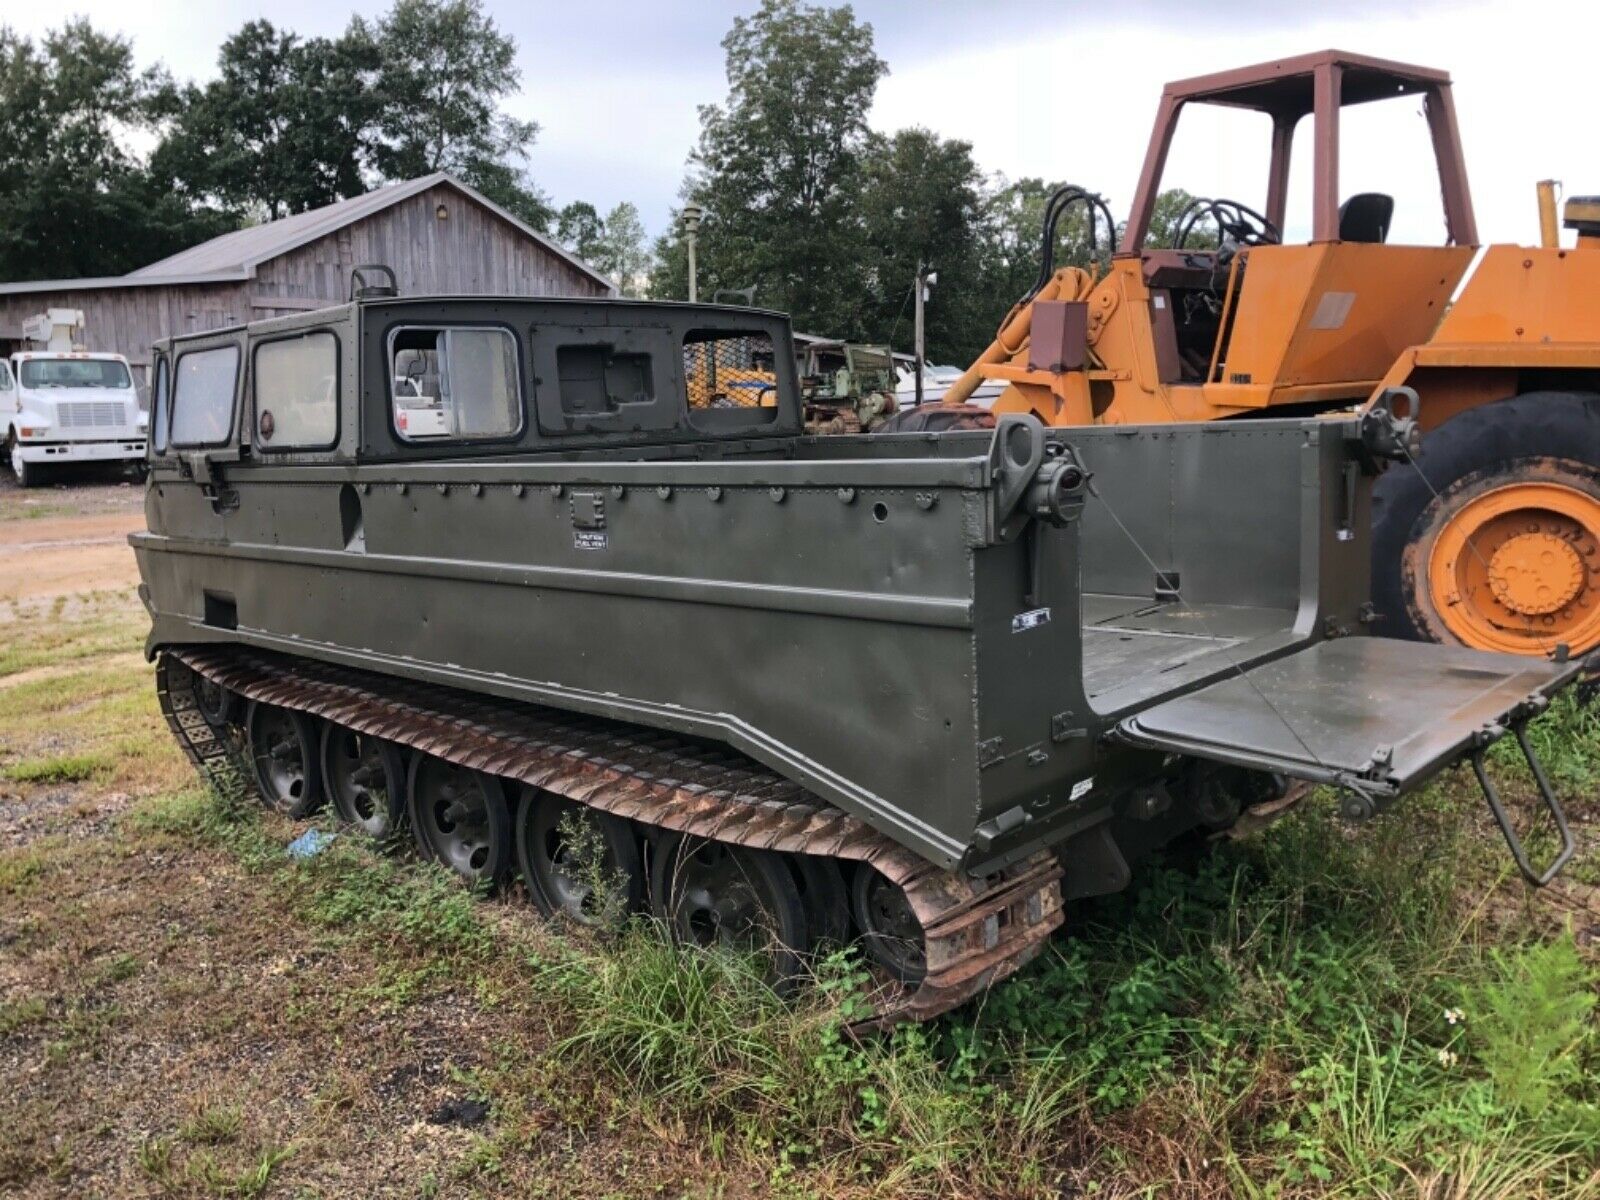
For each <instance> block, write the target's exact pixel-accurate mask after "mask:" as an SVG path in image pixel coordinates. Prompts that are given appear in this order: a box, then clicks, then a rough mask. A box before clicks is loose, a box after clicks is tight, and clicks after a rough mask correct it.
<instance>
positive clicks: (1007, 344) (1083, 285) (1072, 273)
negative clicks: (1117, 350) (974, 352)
mask: <svg viewBox="0 0 1600 1200" xmlns="http://www.w3.org/2000/svg"><path fill="white" fill-rule="evenodd" d="M1094 285H1095V278H1094V276H1093V275H1092V274H1090V273H1089V272H1088V271H1085V270H1084V269H1083V268H1082V267H1062V268H1061V269H1060V270H1059V271H1057V272H1056V273H1055V274H1054V275H1052V276H1051V277H1050V279H1049V281H1048V282H1047V283H1046V284H1045V285H1044V286H1043V287H1041V288H1039V289H1038V290H1036V291H1035V292H1034V293H1033V294H1032V295H1029V296H1027V297H1025V298H1024V299H1022V300H1020V301H1019V302H1018V303H1017V304H1016V305H1015V306H1014V307H1013V308H1012V310H1011V311H1010V312H1009V313H1007V314H1006V319H1005V320H1004V321H1003V322H1002V323H1001V325H1000V332H999V333H997V334H995V337H994V341H992V342H990V343H989V347H988V349H986V350H985V351H984V352H983V353H982V354H980V355H978V358H977V361H975V362H974V363H973V364H972V365H971V366H970V367H968V368H967V369H966V370H965V371H964V372H962V375H961V378H960V379H957V380H956V381H955V383H953V384H952V385H951V386H950V390H949V391H947V392H946V393H945V394H944V398H943V400H942V401H941V403H943V404H964V403H966V401H967V400H969V399H970V398H971V396H972V393H973V392H975V391H977V390H978V386H979V385H980V384H981V383H982V382H983V375H982V374H981V373H980V371H979V368H980V367H984V366H988V365H990V364H993V363H1002V362H1008V361H1010V360H1011V359H1012V358H1015V357H1016V356H1017V355H1018V354H1019V353H1021V352H1022V351H1023V350H1024V349H1025V348H1026V347H1027V345H1028V338H1029V337H1030V336H1031V335H1032V333H1033V306H1034V303H1035V302H1036V301H1039V300H1086V299H1088V297H1089V293H1090V292H1092V291H1093V290H1094Z"/></svg>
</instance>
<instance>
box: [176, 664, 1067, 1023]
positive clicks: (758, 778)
mask: <svg viewBox="0 0 1600 1200" xmlns="http://www.w3.org/2000/svg"><path fill="white" fill-rule="evenodd" d="M184 666H187V667H188V668H189V669H190V670H192V671H195V672H198V673H199V674H201V675H203V676H205V677H206V678H208V679H211V680H213V681H215V682H217V683H220V684H221V685H222V686H224V687H226V688H228V689H229V690H230V691H232V692H234V693H235V694H236V695H239V696H242V697H244V698H246V699H249V700H256V701H260V702H262V703H265V704H276V705H281V706H282V707H284V708H291V709H297V710H299V711H301V712H306V713H310V714H311V715H313V716H317V717H321V718H323V719H325V720H328V721H332V722H334V723H335V724H337V725H342V726H345V727H347V728H350V729H354V730H355V731H356V732H358V733H363V734H367V735H369V736H371V737H377V738H384V739H386V740H388V741H391V742H395V743H397V744H399V745H402V746H406V747H409V748H411V749H413V750H417V751H420V752H422V753H424V754H431V755H435V756H437V757H439V758H443V759H446V760H448V761H450V762H453V763H457V764H459V765H461V766H463V767H468V768H470V769H472V770H475V771H482V772H484V773H486V774H489V775H497V776H502V777H505V778H508V779H514V780H517V781H519V782H522V783H525V784H528V785H530V786H532V787H535V788H542V789H544V790H546V791H550V792H554V793H556V794H558V795H561V796H565V797H567V798H568V799H571V800H574V801H577V802H578V803H580V804H585V805H589V806H590V807H593V808H598V809H603V810H604V811H606V812H610V813H615V814H616V815H617V816H619V817H624V818H627V819H628V820H632V821H638V822H641V823H643V824H646V825H653V826H656V827H658V828H662V829H669V830H674V831H677V832H681V833H686V834H692V835H694V836H696V837H702V838H708V839H712V840H716V841H724V842H731V843H735V844H737V845H741V846H749V847H752V848H754V849H759V850H770V851H776V852H780V853H791V854H815V855H819V856H823V857H831V858H841V859H848V860H853V861H856V862H863V863H869V864H871V865H872V866H873V867H875V868H876V869H877V870H878V871H880V872H882V873H883V874H884V875H885V876H886V877H888V878H889V879H890V880H891V881H893V882H894V883H896V884H898V885H899V886H900V887H901V888H902V889H903V890H904V891H905V894H906V897H907V898H908V900H909V901H910V903H911V906H912V909H913V911H914V912H915V913H916V914H917V917H918V919H919V920H920V921H921V922H922V928H923V932H924V935H925V938H926V943H927V944H926V954H927V974H926V976H925V977H924V979H923V982H922V983H921V985H920V986H918V987H917V988H915V989H914V990H913V989H908V988H904V987H900V988H895V989H892V990H890V991H888V992H886V993H885V994H884V996H883V997H882V998H881V999H880V1000H879V1002H878V1003H877V1005H876V1007H875V1009H874V1012H873V1015H872V1016H871V1018H870V1019H868V1020H867V1021H864V1022H862V1023H861V1024H862V1025H864V1026H876V1027H884V1026H887V1025H891V1024H894V1023H895V1022H898V1021H901V1020H907V1019H909V1020H917V1021H921V1020H927V1019H928V1018H930V1017H934V1016H937V1015H938V1014H940V1013H943V1012H948V1011H949V1010H950V1009H952V1008H955V1007H956V1006H957V1005H959V1004H962V1003H963V1002H965V1001H967V1000H969V999H971V998H972V997H973V996H976V995H977V994H978V993H980V992H982V991H983V990H984V989H986V988H988V987H989V986H990V985H992V984H994V983H996V982H998V981H999V980H1001V979H1004V978H1005V977H1006V976H1008V975H1010V974H1011V973H1012V972H1014V971H1016V970H1017V969H1018V968H1019V967H1021V966H1022V965H1023V964H1024V963H1026V962H1028V961H1029V960H1030V959H1032V958H1033V957H1035V956H1036V955H1037V954H1038V953H1039V952H1040V950H1042V949H1043V947H1044V944H1045V942H1046V940H1047V939H1048V938H1049V936H1050V934H1051V933H1052V932H1053V931H1054V930H1055V929H1056V928H1058V927H1059V926H1060V924H1061V921H1062V911H1061V890H1060V885H1059V880H1060V877H1061V869H1060V867H1059V865H1058V864H1057V862H1056V860H1055V856H1054V855H1052V854H1050V853H1048V852H1044V853H1041V854H1038V855H1035V856H1034V857H1033V858H1030V859H1028V860H1026V861H1025V862H1022V863H1019V864H1017V865H1016V866H1014V867H1012V868H1009V869H1008V870H1006V871H1004V872H1001V873H999V874H996V875H992V876H989V877H986V878H984V879H973V878H970V877H968V876H966V875H964V874H960V873H958V872H955V871H947V870H944V869H942V868H940V867H937V866H935V865H933V864H931V863H929V862H927V861H926V860H925V859H922V858H920V857H919V856H917V855H916V854H914V853H912V852H911V851H909V850H907V849H905V848H904V847H902V846H900V845H898V844H896V843H895V842H892V841H890V840H889V839H888V838H887V837H885V836H884V835H882V834H880V833H878V832H877V831H876V830H874V829H872V828H871V827H870V826H868V825H867V824H865V823H864V822H862V821H860V820H858V819H856V818H855V817H852V816H850V815H849V814H847V813H843V812H840V811H839V810H838V809H836V808H833V807H831V806H830V805H828V804H827V803H825V802H824V801H822V800H820V799H819V798H817V797H816V796H813V795H811V794H810V793H809V792H807V791H805V790H804V789H803V788H801V787H799V786H798V785H797V784H795V783H793V782H791V781H789V780H787V779H784V778H783V777H782V776H780V775H777V774H775V773H774V772H772V771H769V770H767V769H766V768H764V767H762V766H760V765H759V764H757V763H755V762H753V761H752V760H750V759H748V758H746V757H744V756H743V755H740V754H737V753H734V752H732V751H730V750H728V749H727V748H725V747H720V746H717V745H716V744H714V743H706V742H701V741H696V740H693V739H689V738H683V737H678V736H676V735H673V734H670V733H662V732H658V731H655V730H649V729H644V728H641V727H639V726H635V725H629V724H625V723H622V722H617V721H607V720H603V719H600V718H592V717H585V716H582V715H579V714H574V713H571V712H565V711H562V710H557V709H549V708H541V707H535V706H531V705H522V704H516V703H513V702H510V701H498V700H493V699H486V698H485V697H483V696H481V695H478V694H475V693H469V692H462V691H458V690H455V689H451V688H444V687H438V686H434V685H431V684H425V683H416V682H412V681H409V680H402V679H397V678H395V677H392V676H386V675H379V674H376V673H370V672H362V671H354V670H350V669H347V668H341V667H336V666H332V665H329V664H326V663H321V662H316V661H314V660H309V659H302V658H291V657H289V656H285V655H278V654H272V653H269V652H264V651H256V650H251V649H247V648H244V647H239V646H221V647H218V646H207V647H203V648H199V647H194V648H191V647H184V648H176V649H172V650H169V651H167V652H164V653H163V654H162V655H161V659H160V661H159V663H158V664H157V671H156V688H157V692H158V695H159V698H160V702H161V711H162V713H163V714H164V715H165V716H166V718H167V723H168V725H169V726H170V727H171V728H172V732H173V734H174V736H175V737H177V739H178V742H179V744H180V745H181V746H182V747H183V749H184V751H185V753H187V754H188V756H189V758H190V761H192V762H193V763H194V764H195V766H196V767H197V768H198V769H199V770H200V771H201V772H202V773H203V774H205V775H206V776H207V777H208V779H210V780H211V781H212V782H213V783H215V784H218V785H219V786H220V785H223V783H224V776H225V775H226V774H227V773H229V772H231V771H233V770H234V769H235V767H236V764H235V761H234V755H233V752H232V749H231V747H230V746H229V745H228V744H227V742H226V741H225V740H224V739H223V738H221V737H219V736H218V735H217V732H216V731H215V730H213V729H212V728H211V727H210V726H209V725H208V724H207V723H206V720H205V718H204V717H202V716H201V714H200V711H199V708H198V705H197V703H196V701H195V697H194V688H193V684H194V679H193V677H192V676H191V675H189V673H188V672H187V671H185V670H184V669H183V668H184Z"/></svg>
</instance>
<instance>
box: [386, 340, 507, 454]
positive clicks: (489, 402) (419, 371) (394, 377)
mask: <svg viewBox="0 0 1600 1200" xmlns="http://www.w3.org/2000/svg"><path fill="white" fill-rule="evenodd" d="M389 365H390V368H391V369H390V373H389V374H390V380H391V386H392V387H393V396H394V428H395V432H396V433H397V434H399V435H400V437H401V438H403V439H405V440H406V441H408V442H412V441H429V440H434V439H443V438H448V439H457V440H468V439H477V440H481V439H485V438H505V437H514V436H515V435H516V434H518V433H520V432H521V431H522V382H521V376H520V374H519V372H518V367H517V343H516V339H515V338H513V337H512V336H511V333H510V331H509V330H505V329H466V328H455V327H451V328H443V329H438V328H417V327H414V326H413V327H409V328H402V329H397V330H395V331H394V332H393V333H392V334H390V335H389Z"/></svg>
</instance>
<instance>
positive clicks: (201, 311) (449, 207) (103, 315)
mask: <svg viewBox="0 0 1600 1200" xmlns="http://www.w3.org/2000/svg"><path fill="white" fill-rule="evenodd" d="M441 205H442V206H443V207H444V211H445V216H444V217H443V218H441V217H440V216H439V215H438V210H439V208H440V206H441ZM372 262H378V263H386V264H388V265H389V266H390V267H391V268H393V270H394V273H395V276H396V278H397V279H398V281H399V284H400V291H401V294H403V295H427V294H452V293H453V294H461V293H473V292H479V293H488V294H492V295H514V296H597V295H602V294H604V289H603V288H602V286H601V285H600V284H599V283H597V282H596V281H595V280H594V279H593V278H592V277H591V276H589V275H587V274H585V273H584V272H582V271H580V270H578V269H577V268H576V267H574V266H572V264H571V263H569V262H567V261H566V260H565V259H563V258H561V257H560V256H559V255H557V254H555V253H553V252H552V251H550V250H549V249H547V248H546V247H545V246H543V245H541V244H540V243H538V242H537V241H534V240H533V239H532V238H530V237H528V236H527V235H525V234H524V233H523V232H522V231H521V230H519V229H518V228H517V227H516V226H515V225H512V224H511V223H510V222H508V221H506V220H504V219H502V218H501V217H499V216H497V215H496V214H495V213H493V212H491V211H490V210H488V209H486V208H484V207H483V206H482V205H480V204H478V203H477V202H476V201H474V200H473V199H472V198H471V197H469V196H466V195H464V194H463V193H461V192H457V191H456V190H454V189H453V188H451V187H448V186H444V185H441V186H438V187H434V188H430V189H429V190H427V191H425V192H421V193H419V194H417V195H416V196H413V197H411V198H409V199H407V200H403V201H400V202H399V203H397V204H393V205H391V206H389V207H388V208H385V209H383V210H382V211H380V212H377V213H374V214H372V215H371V216H368V217H365V218H362V219H361V220H358V221H354V222H352V223H351V224H349V225H347V226H345V227H343V228H342V229H338V230H335V231H334V232H332V233H329V234H327V235H326V236H324V237H321V238H319V239H317V240H316V241H314V242H309V243H307V244H306V245H304V246H301V247H299V248H297V249H294V250H291V251H289V252H287V253H285V254H282V255H280V256H278V257H277V258H273V259H269V260H267V261H266V262H263V263H261V264H259V266H258V267H257V268H256V275H255V278H254V279H251V280H247V281H244V282H240V283H204V284H181V285H173V284H157V283H152V284H150V285H145V286H138V287H106V288H89V289H66V290H62V291H59V292H28V293H24V294H21V295H10V296H8V295H0V342H4V341H5V340H6V339H14V338H16V337H18V336H20V329H21V326H22V322H23V320H24V319H25V318H27V317H30V316H32V315H33V314H34V313H38V312H43V311H44V310H45V309H46V308H80V309H82V310H83V313H84V326H85V328H84V343H85V346H86V348H87V349H90V350H99V351H111V352H113V353H118V354H124V355H126V356H127V357H128V360H129V362H131V363H133V364H134V366H135V372H134V374H135V376H136V377H137V378H138V379H139V380H140V382H141V384H142V383H143V382H144V376H145V372H144V370H143V368H144V367H146V366H147V365H148V363H149V360H150V346H151V344H152V343H153V342H155V341H157V340H159V339H160V338H163V337H168V336H171V335H173V334H181V333H199V332H203V331H205V330H208V329H221V328H224V327H226V326H228V325H235V324H239V323H241V322H244V321H255V320H260V319H262V318H265V317H277V316H287V315H289V314H291V313H298V312H305V311H306V310H308V309H313V308H320V307H322V306H324V305H327V304H337V303H342V302H343V301H344V300H345V299H346V298H347V297H348V296H349V291H350V268H351V267H352V266H355V265H357V264H359V263H372Z"/></svg>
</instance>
